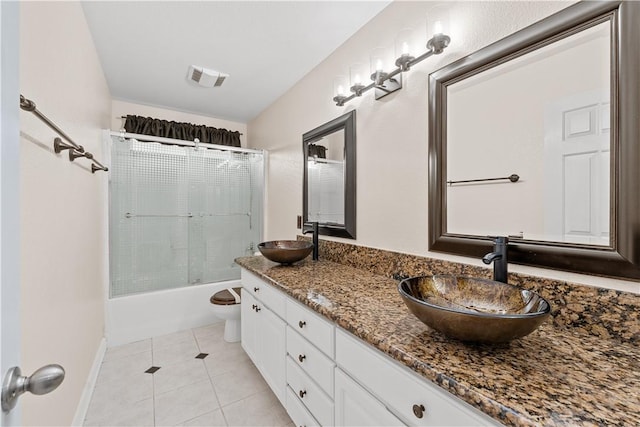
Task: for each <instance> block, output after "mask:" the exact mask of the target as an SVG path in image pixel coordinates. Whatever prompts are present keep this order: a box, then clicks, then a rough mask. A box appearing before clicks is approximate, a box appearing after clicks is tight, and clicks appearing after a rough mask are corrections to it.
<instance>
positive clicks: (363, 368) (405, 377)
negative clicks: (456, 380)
mask: <svg viewBox="0 0 640 427" xmlns="http://www.w3.org/2000/svg"><path fill="white" fill-rule="evenodd" d="M336 363H337V364H338V366H340V367H341V368H342V369H343V370H344V371H346V372H348V373H349V374H350V375H351V376H352V377H353V378H355V379H356V380H357V381H358V382H359V383H360V384H361V385H363V386H364V387H365V388H367V389H368V390H369V391H371V392H372V393H373V394H374V395H375V396H377V397H378V399H380V400H381V401H382V402H383V403H385V405H386V406H387V408H389V409H390V410H391V411H392V412H394V413H395V414H396V415H398V416H399V417H401V418H402V419H404V420H405V421H407V422H408V424H409V425H415V426H417V425H421V426H424V425H426V426H487V425H488V426H498V425H500V424H499V423H498V422H497V421H496V420H493V419H492V418H490V417H489V416H487V415H486V414H483V413H481V412H480V411H479V410H477V409H475V408H473V407H471V406H470V405H468V404H467V403H465V402H463V401H461V400H460V399H458V398H457V397H455V396H454V395H452V394H451V393H448V392H446V391H444V390H441V389H440V388H439V387H438V386H436V385H435V384H433V385H432V384H429V382H428V380H426V379H422V378H420V377H419V376H418V374H414V373H413V372H410V371H409V370H408V368H405V367H403V366H400V365H398V364H397V362H395V361H393V360H392V359H390V358H388V357H386V356H385V355H384V354H382V353H380V352H379V351H377V350H375V349H373V348H370V347H369V346H367V345H365V344H362V343H360V342H358V341H357V339H356V338H354V337H352V336H350V335H349V334H348V333H347V332H344V331H342V330H338V331H337V332H336ZM421 406H422V408H423V409H422V408H421ZM414 407H415V409H416V410H415V411H414ZM421 409H422V410H421ZM421 412H422V413H421ZM416 413H417V414H418V415H416Z"/></svg>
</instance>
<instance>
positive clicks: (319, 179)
mask: <svg viewBox="0 0 640 427" xmlns="http://www.w3.org/2000/svg"><path fill="white" fill-rule="evenodd" d="M307 150H308V160H307V171H308V174H309V179H308V181H309V182H308V185H309V188H308V194H309V196H308V197H309V218H308V219H309V221H312V222H313V221H317V222H320V223H326V224H333V225H344V192H345V186H344V171H345V167H344V166H345V161H344V159H345V156H344V129H339V130H338V131H336V132H334V133H332V134H329V135H326V136H324V137H322V138H321V139H319V140H317V141H310V142H309V144H308V145H307Z"/></svg>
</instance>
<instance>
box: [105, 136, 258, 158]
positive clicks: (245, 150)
mask: <svg viewBox="0 0 640 427" xmlns="http://www.w3.org/2000/svg"><path fill="white" fill-rule="evenodd" d="M110 135H111V136H117V137H120V138H129V139H135V140H138V141H141V142H159V143H161V144H170V145H183V146H187V147H195V146H196V143H195V142H194V141H186V140H184V139H175V138H164V137H161V136H151V135H142V134H138V133H128V132H122V131H115V130H112V131H110ZM197 145H198V146H199V147H205V148H211V149H213V150H221V151H234V152H237V153H253V154H264V152H265V150H252V149H251V148H242V147H233V146H231V145H218V144H209V143H206V142H198V143H197Z"/></svg>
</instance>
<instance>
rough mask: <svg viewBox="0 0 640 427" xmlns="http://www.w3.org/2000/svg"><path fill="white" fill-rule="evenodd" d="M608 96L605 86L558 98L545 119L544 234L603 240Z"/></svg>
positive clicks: (595, 241) (606, 210)
mask: <svg viewBox="0 0 640 427" xmlns="http://www.w3.org/2000/svg"><path fill="white" fill-rule="evenodd" d="M609 108H610V102H609V94H608V92H607V93H606V94H605V93H601V92H599V91H596V92H586V93H581V94H576V95H573V96H571V97H569V98H568V99H563V100H560V101H558V102H557V103H556V104H554V105H553V106H551V107H550V108H549V109H548V111H547V117H546V120H545V144H544V167H545V174H544V176H545V191H544V194H545V197H546V200H545V203H544V205H545V212H544V213H545V221H544V224H545V236H547V237H549V238H553V240H557V241H561V242H569V243H584V244H592V245H608V244H609V206H610V202H609V188H610V177H609V164H610V152H611V148H610V134H609V131H610V112H609Z"/></svg>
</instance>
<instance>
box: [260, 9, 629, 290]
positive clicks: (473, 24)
mask: <svg viewBox="0 0 640 427" xmlns="http://www.w3.org/2000/svg"><path fill="white" fill-rule="evenodd" d="M571 3H572V2H526V1H517V2H444V3H442V4H438V3H435V2H404V1H397V2H394V3H392V4H391V5H390V6H388V7H387V8H386V9H385V10H383V11H382V12H381V13H380V14H379V15H378V16H376V17H375V18H374V19H373V20H371V21H370V22H369V23H368V24H367V25H366V26H364V27H363V28H362V29H361V30H360V31H359V32H358V33H356V34H355V35H354V36H353V37H351V38H350V39H349V40H348V41H347V42H345V43H344V44H343V45H342V46H341V47H340V48H338V49H337V50H336V51H335V52H334V53H333V54H332V55H331V56H330V57H329V58H327V59H326V60H325V61H324V62H322V63H321V64H320V65H318V66H317V67H316V68H315V69H314V70H313V71H312V72H311V73H309V74H308V75H307V76H305V77H304V78H303V79H302V80H301V81H300V82H298V83H297V84H296V85H295V86H294V87H292V88H291V90H289V91H288V92H287V93H286V94H285V95H283V96H282V97H281V98H280V99H278V101H276V102H275V103H274V104H272V105H271V106H270V107H269V108H267V109H266V110H265V111H264V112H262V113H261V114H260V115H259V116H258V117H256V118H255V119H254V120H252V121H251V122H250V123H249V125H248V130H249V135H248V136H249V141H250V146H251V147H252V148H263V149H267V150H269V169H268V183H267V209H266V222H265V225H266V226H265V233H266V238H267V239H285V238H292V237H294V236H295V235H296V234H297V233H298V230H296V223H295V218H296V215H300V214H301V213H302V212H301V211H302V167H303V165H302V142H301V141H302V134H303V133H304V132H307V131H309V130H311V129H313V128H315V127H317V126H319V125H321V124H323V123H325V122H327V121H329V120H331V119H333V118H335V117H338V116H340V115H342V114H344V113H345V112H346V111H349V110H351V109H357V141H358V143H357V144H358V145H357V162H358V167H357V194H358V195H357V211H358V213H357V236H358V238H357V240H356V241H355V243H356V244H360V245H365V246H371V247H376V248H382V249H388V250H393V251H398V252H405V253H411V254H417V255H428V256H432V257H435V258H443V259H450V260H457V261H463V262H467V263H473V264H476V265H481V262H480V261H479V260H476V259H471V258H464V257H456V256H450V255H446V254H440V253H429V252H427V246H428V244H427V217H428V206H427V197H428V191H427V188H428V181H427V167H428V158H427V130H428V129H427V113H428V110H427V108H428V106H427V83H428V74H429V73H430V72H432V71H435V70H437V69H439V68H441V67H443V66H444V65H446V64H449V63H450V62H452V61H454V60H456V59H458V58H460V57H463V56H465V55H467V54H469V53H471V52H474V51H476V50H478V49H479V48H481V47H483V46H485V45H487V44H490V43H492V42H494V41H497V40H499V39H501V38H502V37H505V36H507V35H509V34H511V33H513V32H514V31H517V30H518V29H521V28H523V27H525V26H528V25H530V24H532V23H534V22H536V21H538V20H539V19H541V18H544V17H545V16H547V15H550V14H552V13H554V12H556V11H558V10H560V9H562V8H564V7H566V6H568V5H569V4H571ZM438 7H440V8H441V10H440V12H437V11H436V8H438ZM446 10H448V11H449V12H450V17H451V31H450V34H451V36H452V43H451V46H450V47H449V48H448V49H447V50H446V51H445V52H444V53H443V54H442V55H440V56H437V57H432V58H429V59H427V60H425V61H424V62H422V63H420V64H418V65H417V66H415V67H414V68H412V70H411V71H409V72H408V73H406V74H405V75H404V81H403V86H404V87H403V88H402V89H401V90H400V91H399V92H396V93H394V94H392V95H389V96H387V97H385V98H382V99H381V100H379V101H375V99H374V97H373V94H372V93H366V94H365V95H364V96H363V97H362V98H360V99H356V100H354V101H352V102H349V103H347V104H346V105H345V106H344V107H337V106H335V104H334V103H333V102H332V101H331V98H332V96H333V93H332V92H333V81H334V78H335V77H336V76H337V75H341V74H342V75H344V74H348V70H349V66H350V65H351V64H353V63H356V62H361V63H367V64H368V63H369V53H370V52H371V51H372V50H373V49H374V48H376V47H378V46H382V47H384V46H388V45H390V44H392V43H393V41H394V39H395V37H396V35H397V34H398V33H399V31H400V30H401V29H402V28H405V27H414V28H419V29H423V30H422V32H423V33H424V34H425V39H426V25H425V21H426V16H427V13H428V12H432V13H430V15H429V16H434V15H436V14H437V13H442V12H443V11H444V12H446ZM351 242H353V241H351ZM510 268H511V270H513V271H520V272H527V273H530V274H537V275H541V276H546V277H551V278H558V279H563V280H570V281H575V282H580V283H586V284H593V285H597V286H605V287H614V288H618V289H626V290H630V291H634V292H639V293H640V285H638V284H637V283H632V282H628V281H621V280H612V279H604V278H596V277H591V276H584V275H579V274H572V273H564V272H557V271H551V270H544V269H538V268H532V267H523V266H511V267H510Z"/></svg>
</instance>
